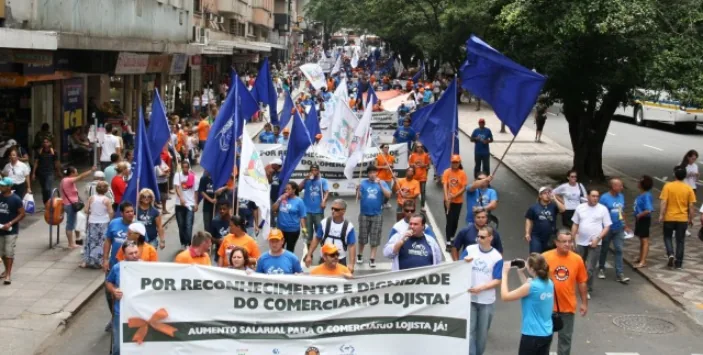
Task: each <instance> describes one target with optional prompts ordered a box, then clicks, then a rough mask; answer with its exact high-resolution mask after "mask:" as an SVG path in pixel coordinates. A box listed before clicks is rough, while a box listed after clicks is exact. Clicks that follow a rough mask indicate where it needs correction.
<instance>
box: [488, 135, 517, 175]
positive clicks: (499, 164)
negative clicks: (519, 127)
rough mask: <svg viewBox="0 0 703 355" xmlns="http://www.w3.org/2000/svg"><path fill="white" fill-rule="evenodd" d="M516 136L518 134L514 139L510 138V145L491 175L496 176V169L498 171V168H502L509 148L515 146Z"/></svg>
mask: <svg viewBox="0 0 703 355" xmlns="http://www.w3.org/2000/svg"><path fill="white" fill-rule="evenodd" d="M515 138H517V135H514V136H513V139H511V140H510V143H509V144H508V147H507V148H505V151H504V152H503V155H502V156H501V157H500V159H498V165H496V167H495V169H493V174H491V176H493V177H495V176H496V171H498V168H500V166H501V165H503V159H505V155H506V154H508V150H510V147H512V146H513V142H515Z"/></svg>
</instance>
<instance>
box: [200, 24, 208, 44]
mask: <svg viewBox="0 0 703 355" xmlns="http://www.w3.org/2000/svg"><path fill="white" fill-rule="evenodd" d="M209 42H210V29H209V28H201V29H200V43H201V44H204V45H206V46H207V44H208V43H209Z"/></svg>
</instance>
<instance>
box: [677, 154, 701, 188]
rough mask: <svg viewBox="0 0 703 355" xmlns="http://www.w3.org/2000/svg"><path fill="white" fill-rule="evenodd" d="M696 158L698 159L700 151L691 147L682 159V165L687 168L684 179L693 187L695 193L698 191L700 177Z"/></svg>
mask: <svg viewBox="0 0 703 355" xmlns="http://www.w3.org/2000/svg"><path fill="white" fill-rule="evenodd" d="M696 160H698V152H697V151H695V150H693V149H691V150H689V151H688V152H687V153H686V155H684V157H683V160H682V161H681V166H682V167H684V168H686V178H685V179H684V180H683V181H684V182H685V183H686V185H688V186H690V187H691V188H692V189H693V192H694V193H695V192H696V183H697V182H698V177H700V174H699V173H698V164H697V163H696Z"/></svg>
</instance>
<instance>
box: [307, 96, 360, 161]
mask: <svg viewBox="0 0 703 355" xmlns="http://www.w3.org/2000/svg"><path fill="white" fill-rule="evenodd" d="M358 124H359V118H358V117H356V114H355V113H354V112H353V111H352V110H351V109H350V108H349V106H347V105H346V104H341V103H340V104H338V105H334V116H333V117H332V122H330V125H329V128H328V129H327V131H325V132H323V134H322V140H320V143H319V144H318V145H317V148H318V152H317V153H318V154H320V155H324V156H325V157H326V158H328V159H332V160H336V161H338V162H340V163H343V162H345V161H346V160H347V158H348V157H349V155H348V154H349V145H350V144H351V141H352V138H354V131H355V130H356V126H357V125H358Z"/></svg>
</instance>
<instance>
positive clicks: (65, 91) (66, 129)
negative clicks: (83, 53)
mask: <svg viewBox="0 0 703 355" xmlns="http://www.w3.org/2000/svg"><path fill="white" fill-rule="evenodd" d="M84 91H85V87H84V85H83V78H74V79H68V80H63V82H62V96H61V107H62V117H63V120H62V123H63V125H62V127H63V139H62V141H61V147H62V149H63V150H62V152H64V153H66V152H68V137H69V135H70V134H71V131H72V130H73V128H75V127H82V126H83V125H84V123H85V122H83V95H84Z"/></svg>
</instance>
